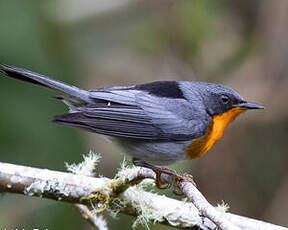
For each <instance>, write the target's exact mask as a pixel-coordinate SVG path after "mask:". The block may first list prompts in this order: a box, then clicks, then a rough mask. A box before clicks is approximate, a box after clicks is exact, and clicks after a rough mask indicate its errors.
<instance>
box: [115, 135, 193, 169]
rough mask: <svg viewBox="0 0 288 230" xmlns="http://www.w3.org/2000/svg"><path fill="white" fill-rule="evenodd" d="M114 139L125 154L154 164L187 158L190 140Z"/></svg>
mask: <svg viewBox="0 0 288 230" xmlns="http://www.w3.org/2000/svg"><path fill="white" fill-rule="evenodd" d="M112 141H113V142H116V143H117V144H118V146H119V147H120V148H121V149H122V150H123V152H124V154H128V155H130V156H131V157H133V158H138V159H141V160H143V161H145V162H147V163H151V164H154V165H169V164H173V163H176V162H178V161H182V160H185V159H187V155H186V153H185V149H186V148H187V146H188V145H189V141H177V142H176V141H175V142H160V141H148V140H147V141H143V140H132V139H124V138H115V137H114V138H112Z"/></svg>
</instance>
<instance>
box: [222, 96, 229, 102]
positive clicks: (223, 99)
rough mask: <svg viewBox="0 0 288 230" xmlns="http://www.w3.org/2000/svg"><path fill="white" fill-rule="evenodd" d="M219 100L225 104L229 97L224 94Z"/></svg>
mask: <svg viewBox="0 0 288 230" xmlns="http://www.w3.org/2000/svg"><path fill="white" fill-rule="evenodd" d="M221 101H222V102H223V103H224V104H227V103H228V102H229V97H228V96H226V95H222V96H221Z"/></svg>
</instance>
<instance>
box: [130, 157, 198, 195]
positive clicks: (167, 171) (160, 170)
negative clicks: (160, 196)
mask: <svg viewBox="0 0 288 230" xmlns="http://www.w3.org/2000/svg"><path fill="white" fill-rule="evenodd" d="M133 164H134V165H136V166H140V167H144V168H149V169H151V170H153V171H154V173H155V174H156V186H157V188H159V189H167V188H169V187H170V186H171V184H163V183H162V181H161V175H162V174H166V175H170V176H172V177H174V182H173V184H172V186H173V190H172V191H173V193H174V194H175V195H179V196H180V195H182V192H181V189H180V182H181V181H183V180H184V181H188V182H190V183H192V184H193V185H194V186H196V183H195V182H194V180H193V176H192V175H190V174H188V173H184V174H179V173H177V172H176V171H175V170H174V169H169V168H166V167H157V166H154V165H151V164H148V163H146V162H144V161H141V160H138V159H133Z"/></svg>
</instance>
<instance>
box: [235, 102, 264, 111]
mask: <svg viewBox="0 0 288 230" xmlns="http://www.w3.org/2000/svg"><path fill="white" fill-rule="evenodd" d="M234 107H237V108H243V109H264V106H262V105H257V104H255V103H252V102H249V101H244V102H241V103H240V104H237V105H235V106H234Z"/></svg>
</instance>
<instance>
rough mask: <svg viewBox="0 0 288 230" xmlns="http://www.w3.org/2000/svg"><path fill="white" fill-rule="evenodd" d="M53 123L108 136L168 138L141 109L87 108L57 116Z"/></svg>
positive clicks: (150, 138) (148, 138)
mask: <svg viewBox="0 0 288 230" xmlns="http://www.w3.org/2000/svg"><path fill="white" fill-rule="evenodd" d="M53 122H55V123H57V124H60V125H65V126H70V127H74V128H79V129H83V130H86V131H90V132H94V133H99V134H103V135H108V136H115V137H125V138H135V139H145V140H165V139H167V137H165V135H164V134H163V133H162V131H161V130H160V129H159V128H157V127H156V126H154V125H153V122H152V121H151V118H149V117H148V116H147V115H146V114H145V113H144V111H143V110H142V109H140V108H135V107H131V108H127V106H126V108H121V107H120V106H119V105H118V107H114V108H113V107H112V106H109V107H108V108H86V109H84V110H83V111H80V112H75V113H68V114H64V115H59V116H55V118H54V120H53Z"/></svg>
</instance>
